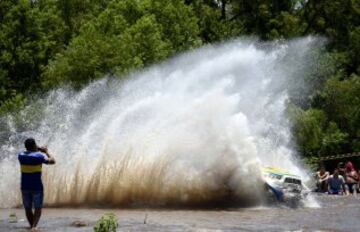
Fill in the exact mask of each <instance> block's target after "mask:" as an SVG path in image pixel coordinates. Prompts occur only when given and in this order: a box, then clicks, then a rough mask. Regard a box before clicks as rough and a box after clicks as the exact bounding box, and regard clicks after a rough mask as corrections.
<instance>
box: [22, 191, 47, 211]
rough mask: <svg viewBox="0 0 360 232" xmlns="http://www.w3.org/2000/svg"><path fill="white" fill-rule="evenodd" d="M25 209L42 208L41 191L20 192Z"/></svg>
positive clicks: (42, 196) (42, 194)
mask: <svg viewBox="0 0 360 232" xmlns="http://www.w3.org/2000/svg"><path fill="white" fill-rule="evenodd" d="M21 193H22V199H23V205H24V207H25V208H33V206H34V208H42V207H43V202H44V192H43V191H33V190H21Z"/></svg>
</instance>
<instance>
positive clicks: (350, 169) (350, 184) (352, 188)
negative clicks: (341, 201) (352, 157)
mask: <svg viewBox="0 0 360 232" xmlns="http://www.w3.org/2000/svg"><path fill="white" fill-rule="evenodd" d="M345 168H346V169H345V175H346V178H345V184H346V194H347V195H349V194H356V189H357V184H358V182H359V176H358V174H357V172H356V170H355V168H354V165H353V164H352V163H351V162H350V161H349V162H347V163H346V166H345Z"/></svg>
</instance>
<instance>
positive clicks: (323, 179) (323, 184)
mask: <svg viewBox="0 0 360 232" xmlns="http://www.w3.org/2000/svg"><path fill="white" fill-rule="evenodd" d="M329 176H330V173H329V172H327V171H326V170H325V167H324V166H323V165H322V166H321V167H320V171H318V172H316V187H317V191H318V192H321V193H325V192H326V191H327V180H328V179H329Z"/></svg>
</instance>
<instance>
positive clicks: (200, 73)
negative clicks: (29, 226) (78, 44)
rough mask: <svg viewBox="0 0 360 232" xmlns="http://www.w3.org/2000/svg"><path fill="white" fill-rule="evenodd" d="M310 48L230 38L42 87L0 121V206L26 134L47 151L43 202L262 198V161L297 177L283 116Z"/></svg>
mask: <svg viewBox="0 0 360 232" xmlns="http://www.w3.org/2000/svg"><path fill="white" fill-rule="evenodd" d="M316 45H317V42H316V40H315V39H314V38H305V39H300V40H296V41H292V42H287V43H279V44H270V43H267V44H264V43H258V42H251V41H250V40H237V41H233V42H229V43H226V44H221V45H217V46H208V47H204V48H201V49H199V50H195V51H193V52H190V53H186V54H183V55H180V56H179V57H176V58H173V59H171V60H170V61H167V62H165V63H163V64H161V65H157V66H154V67H151V68H149V69H148V70H145V71H142V72H139V73H135V74H133V75H131V77H129V78H127V79H126V81H124V80H123V81H120V80H116V79H114V78H104V79H102V80H100V81H96V82H94V83H92V84H90V85H89V86H87V87H86V88H84V89H83V90H81V91H73V90H71V89H70V88H62V89H58V90H56V91H53V92H51V93H50V94H49V95H48V96H46V97H42V98H40V99H39V100H37V101H35V102H34V103H33V104H31V105H30V106H28V107H27V108H26V109H25V110H23V111H22V112H20V114H18V115H17V116H11V115H9V116H7V117H6V118H2V119H1V120H2V121H1V126H2V130H3V132H2V134H1V140H2V141H1V148H0V152H1V157H0V174H1V175H0V176H1V182H0V196H1V198H0V207H12V206H16V205H19V204H20V194H19V165H18V163H17V158H16V155H15V154H16V152H18V151H19V150H21V149H22V146H23V145H22V142H23V140H24V138H26V137H28V136H32V137H34V138H36V139H37V140H38V141H39V143H40V144H46V145H47V146H48V147H49V150H50V151H51V153H53V154H54V155H55V157H56V159H57V164H56V165H55V166H51V167H45V168H43V180H44V185H45V192H46V194H45V195H46V199H45V201H46V203H47V204H48V205H53V206H61V205H86V206H89V205H107V206H122V205H156V206H166V205H207V204H212V203H218V202H223V201H229V200H230V201H234V202H242V203H247V202H258V203H259V202H261V199H262V198H261V195H262V191H263V186H262V182H261V181H260V180H259V178H260V168H261V166H269V165H270V166H278V167H282V168H285V169H287V170H291V171H292V172H293V173H296V174H299V175H301V176H305V175H306V174H305V172H304V171H302V169H301V168H299V165H298V164H297V162H296V160H295V158H294V154H293V152H292V149H291V143H290V140H289V138H290V137H291V136H290V134H289V123H288V121H287V120H286V117H285V115H284V114H285V109H286V104H287V99H288V89H289V88H288V87H289V86H291V83H292V82H293V81H295V80H299V79H301V78H302V75H306V73H307V70H308V68H307V67H308V63H309V62H312V60H311V56H309V54H310V53H311V52H310V51H311V50H312V49H313V48H314V46H316ZM234 204H235V203H234Z"/></svg>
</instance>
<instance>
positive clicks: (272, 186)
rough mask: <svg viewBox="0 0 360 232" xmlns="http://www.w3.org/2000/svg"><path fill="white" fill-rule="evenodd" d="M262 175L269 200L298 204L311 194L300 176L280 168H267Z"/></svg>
mask: <svg viewBox="0 0 360 232" xmlns="http://www.w3.org/2000/svg"><path fill="white" fill-rule="evenodd" d="M262 174H263V179H264V182H265V187H266V192H267V194H268V197H269V199H275V200H276V201H279V202H286V203H291V204H298V203H300V202H301V200H303V199H304V198H305V197H306V195H307V194H308V192H309V191H308V189H307V188H306V186H304V185H303V183H302V180H301V177H300V176H298V175H294V174H291V173H289V172H287V171H285V170H282V169H280V168H275V167H265V168H263V170H262Z"/></svg>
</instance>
